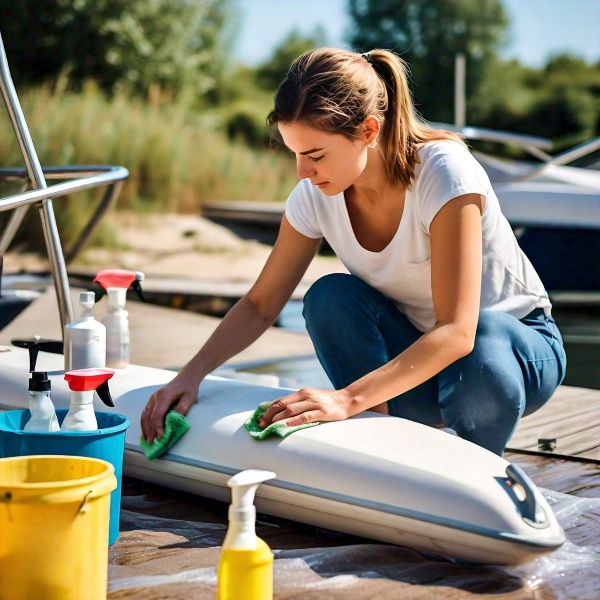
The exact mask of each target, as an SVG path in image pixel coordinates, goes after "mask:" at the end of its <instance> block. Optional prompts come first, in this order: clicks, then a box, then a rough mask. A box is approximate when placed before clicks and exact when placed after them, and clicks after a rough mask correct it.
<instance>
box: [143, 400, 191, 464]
mask: <svg viewBox="0 0 600 600" xmlns="http://www.w3.org/2000/svg"><path fill="white" fill-rule="evenodd" d="M189 428H190V423H189V421H188V420H187V419H186V418H185V417H184V416H183V415H182V414H181V413H180V412H177V411H176V410H173V409H171V410H170V411H169V412H168V413H167V416H166V417H165V432H164V433H163V436H162V437H161V438H160V439H158V438H154V441H153V442H152V443H151V444H149V443H148V442H147V441H146V440H144V439H141V440H140V446H141V447H142V450H143V451H144V454H145V455H146V456H147V458H148V460H153V459H154V458H158V457H159V456H160V455H161V454H164V453H165V452H166V451H167V450H168V449H169V448H170V447H171V446H172V445H173V444H174V443H175V442H176V441H177V440H178V439H179V438H180V437H181V436H182V435H183V434H184V433H185V432H186V431H187V430H188V429H189Z"/></svg>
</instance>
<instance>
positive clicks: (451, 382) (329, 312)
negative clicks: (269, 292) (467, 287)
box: [303, 273, 566, 455]
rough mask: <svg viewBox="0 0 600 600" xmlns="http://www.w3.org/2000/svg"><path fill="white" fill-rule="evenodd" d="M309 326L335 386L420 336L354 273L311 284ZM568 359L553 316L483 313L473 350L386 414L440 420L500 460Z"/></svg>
mask: <svg viewBox="0 0 600 600" xmlns="http://www.w3.org/2000/svg"><path fill="white" fill-rule="evenodd" d="M303 315H304V319H305V320H306V328H307V330H308V333H309V334H310V337H311V339H312V341H313V344H314V346H315V350H316V352H317V356H318V358H319V361H320V363H321V365H322V366H323V369H324V370H325V373H327V376H328V377H329V379H330V380H331V383H332V384H333V386H334V387H335V388H336V389H340V388H343V387H346V386H347V385H349V384H350V383H352V382H353V381H356V380H357V379H359V378H360V377H362V376H364V375H366V374H367V373H370V372H371V371H374V370H375V369H377V368H379V367H381V366H383V365H385V364H386V363H388V362H389V361H390V360H391V359H393V358H394V357H396V356H398V355H399V354H400V353H401V352H403V351H404V350H406V349H407V348H408V347H409V346H410V345H411V344H413V343H414V342H415V341H417V340H418V339H419V337H421V335H423V334H422V332H420V331H419V330H418V329H416V328H415V326H414V325H412V324H411V323H410V322H409V320H408V319H407V318H406V317H405V316H404V314H402V313H401V312H400V311H399V310H398V308H397V307H396V306H395V305H394V303H393V302H392V301H391V300H390V299H389V298H387V297H386V296H384V295H383V294H381V293H380V292H378V291H377V290H375V289H373V288H372V287H370V286H369V285H368V284H366V283H365V282H364V281H362V280H361V279H359V278H358V277H355V276H354V275H345V274H341V273H336V274H332V275H326V276H325V277H322V278H321V279H319V280H318V281H316V282H315V283H314V284H313V285H312V287H311V288H310V289H309V291H308V292H307V294H306V295H305V297H304V310H303ZM565 369H566V357H565V352H564V349H563V343H562V338H561V335H560V332H559V331H558V327H557V326H556V323H555V322H554V319H552V317H549V316H546V315H545V314H544V311H543V310H542V309H536V310H534V311H533V312H532V313H530V314H529V315H527V316H526V317H525V318H523V319H521V320H518V319H516V318H515V317H512V316H511V315H508V314H506V313H501V312H492V311H481V312H480V313H479V322H478V325H477V332H476V336H475V346H474V348H473V351H472V352H471V353H470V354H468V355H467V356H464V357H463V358H460V359H459V360H457V361H455V362H454V363H452V364H451V365H449V366H448V367H446V368H445V369H444V370H442V371H441V372H440V373H438V375H436V376H435V377H432V378H431V379H429V380H427V381H425V382H424V383H422V384H421V385H419V386H417V387H415V388H413V389H411V390H409V391H407V392H405V393H403V394H401V395H400V396H397V397H395V398H392V399H390V400H388V408H389V412H390V415H393V416H395V417H402V418H404V419H409V420H411V421H417V422H419V423H423V424H425V425H436V424H439V423H444V425H445V426H447V427H450V428H452V429H454V431H456V433H457V434H458V435H459V436H460V437H461V438H464V439H466V440H469V441H471V442H473V443H475V444H478V445H479V446H483V447H484V448H487V449H488V450H491V451H492V452H495V453H496V454H499V455H502V452H503V451H504V448H505V447H506V444H507V443H508V440H509V439H510V437H511V436H512V434H513V433H514V431H515V428H516V427H517V424H518V422H519V419H520V418H521V417H522V416H523V415H527V414H530V413H532V412H534V411H536V410H537V409H538V408H540V407H541V406H543V405H544V404H545V403H546V402H547V401H548V400H549V399H550V397H551V396H552V394H553V393H554V391H555V390H556V388H557V387H558V386H559V385H560V383H561V382H562V380H563V379H564V375H565Z"/></svg>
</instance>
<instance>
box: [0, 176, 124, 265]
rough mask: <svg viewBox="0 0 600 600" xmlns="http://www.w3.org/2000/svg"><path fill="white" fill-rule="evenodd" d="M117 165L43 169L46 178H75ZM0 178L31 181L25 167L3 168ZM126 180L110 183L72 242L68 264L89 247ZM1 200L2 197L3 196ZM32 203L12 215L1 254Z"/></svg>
mask: <svg viewBox="0 0 600 600" xmlns="http://www.w3.org/2000/svg"><path fill="white" fill-rule="evenodd" d="M114 168H115V167H111V166H107V165H77V166H60V167H42V171H43V173H44V176H45V178H46V180H49V179H66V178H67V177H68V176H71V177H75V178H83V177H89V176H91V175H94V174H97V173H105V172H107V171H110V170H112V169H114ZM0 180H3V181H15V180H17V181H21V180H25V181H26V182H27V184H28V183H29V180H28V177H27V171H26V170H25V169H19V168H0ZM122 185H123V183H122V180H120V181H117V182H112V183H109V184H108V188H107V190H106V192H105V193H104V196H103V198H102V200H101V201H100V203H99V204H98V205H97V206H96V210H95V211H94V213H93V214H92V216H91V217H90V219H89V221H88V223H87V225H86V226H85V227H84V229H83V231H82V232H81V233H80V234H79V237H78V238H77V239H76V240H75V242H74V243H73V244H72V246H71V249H70V250H69V251H68V252H66V255H65V263H66V264H67V265H68V264H69V263H71V262H72V261H73V260H75V258H76V257H77V256H78V255H79V253H80V252H81V250H82V249H83V247H84V246H85V244H86V242H87V241H88V239H89V238H90V237H91V235H92V233H93V232H94V231H95V229H96V227H97V226H98V224H99V222H100V220H101V219H102V217H103V216H104V214H105V213H106V211H107V210H108V209H109V208H110V206H111V205H112V204H113V202H114V201H115V200H116V199H117V196H118V195H119V192H120V191H121V187H122ZM26 190H27V185H26V187H25V188H24V189H23V190H22V192H25V191H26ZM0 201H1V199H0ZM28 208H29V205H23V206H19V207H18V208H16V209H15V210H14V212H13V214H12V215H11V218H10V221H9V223H8V224H7V225H6V227H5V230H4V232H3V234H2V237H1V238H0V255H2V254H4V253H5V252H6V251H7V250H8V247H9V246H10V244H11V242H12V241H13V239H14V237H15V235H16V233H17V231H18V229H19V227H20V225H21V223H22V222H23V219H24V218H25V214H26V213H27V210H28Z"/></svg>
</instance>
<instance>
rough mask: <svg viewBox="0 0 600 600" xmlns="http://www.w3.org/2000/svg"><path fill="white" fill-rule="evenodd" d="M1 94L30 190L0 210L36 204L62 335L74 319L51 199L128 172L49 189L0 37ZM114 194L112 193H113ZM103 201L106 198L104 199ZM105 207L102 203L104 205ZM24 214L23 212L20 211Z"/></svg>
mask: <svg viewBox="0 0 600 600" xmlns="http://www.w3.org/2000/svg"><path fill="white" fill-rule="evenodd" d="M0 91H1V92H2V97H3V99H4V102H5V104H6V108H7V110H8V114H9V117H10V121H11V124H12V126H13V130H14V132H15V135H16V137H17V141H18V144H19V148H20V150H21V154H22V155H23V159H24V160H25V168H26V171H27V179H28V181H29V183H30V186H31V187H32V188H33V189H32V190H30V191H25V192H21V193H19V194H15V195H13V196H9V197H7V198H3V199H2V200H0V211H5V210H11V209H14V208H19V207H24V206H28V205H30V204H35V203H38V206H39V212H40V217H41V221H42V230H43V232H44V238H45V241H46V249H47V254H48V260H49V261H50V271H51V273H52V279H53V281H54V287H55V290H56V297H57V301H58V310H59V314H60V322H61V331H62V332H63V336H64V329H65V326H66V325H67V324H68V323H70V322H71V321H72V320H73V307H72V305H71V295H70V291H69V280H68V276H67V268H66V263H65V258H64V255H63V251H62V246H61V243H60V236H59V233H58V228H57V226H56V219H55V217H54V209H53V205H52V199H51V197H52V196H54V197H57V196H64V195H66V194H70V193H73V192H78V191H82V190H87V189H92V188H95V187H99V186H103V185H107V184H114V183H117V182H121V181H122V180H124V179H125V178H126V177H128V175H129V172H128V171H127V169H125V168H124V167H112V166H111V167H106V169H107V170H106V171H105V172H103V173H100V174H93V175H88V174H86V176H85V177H83V178H81V179H75V180H71V181H67V182H63V183H59V184H56V185H52V186H50V187H48V186H47V184H46V179H45V175H44V171H43V169H42V166H41V164H40V161H39V158H38V156H37V153H36V151H35V147H34V144H33V140H32V139H31V134H30V132H29V128H28V126H27V122H26V121H25V116H24V114H23V110H22V109H21V104H20V102H19V98H18V96H17V92H16V90H15V86H14V83H13V81H12V77H11V75H10V69H9V67H8V60H7V58H6V52H5V50H4V43H3V41H2V35H1V34H0ZM113 193H114V190H113ZM105 199H106V196H105ZM104 204H105V203H104ZM22 212H24V211H22ZM22 217H23V214H21V215H19V216H18V218H17V219H16V221H18V222H19V224H20V222H21V221H22ZM14 225H15V220H13V222H12V227H11V229H12V231H11V233H10V235H14V231H16V230H15V229H14Z"/></svg>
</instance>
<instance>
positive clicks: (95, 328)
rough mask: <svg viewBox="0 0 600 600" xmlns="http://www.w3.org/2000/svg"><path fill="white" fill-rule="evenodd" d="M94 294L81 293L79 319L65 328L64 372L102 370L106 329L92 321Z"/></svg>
mask: <svg viewBox="0 0 600 600" xmlns="http://www.w3.org/2000/svg"><path fill="white" fill-rule="evenodd" d="M95 298H96V295H95V294H94V292H81V293H80V294H79V305H80V307H81V314H80V317H79V319H77V320H76V321H73V322H72V323H69V324H68V325H67V326H66V327H65V337H64V340H65V341H64V350H65V370H66V371H68V370H70V369H92V368H96V369H102V368H104V365H105V362H106V327H105V326H104V325H103V324H102V323H99V322H98V321H96V319H94V300H95Z"/></svg>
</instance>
